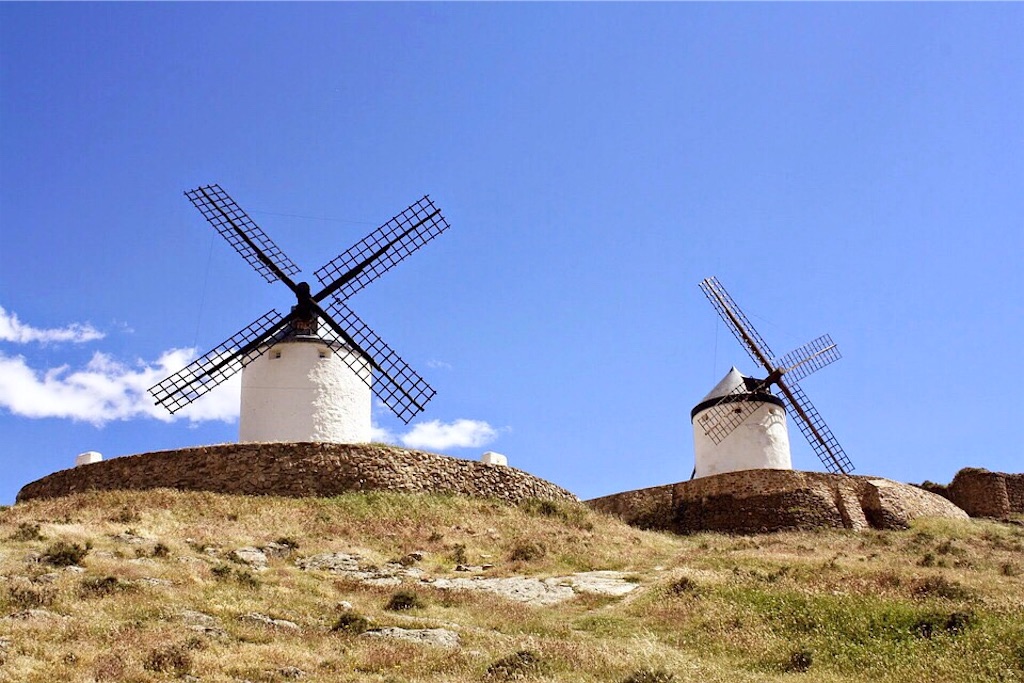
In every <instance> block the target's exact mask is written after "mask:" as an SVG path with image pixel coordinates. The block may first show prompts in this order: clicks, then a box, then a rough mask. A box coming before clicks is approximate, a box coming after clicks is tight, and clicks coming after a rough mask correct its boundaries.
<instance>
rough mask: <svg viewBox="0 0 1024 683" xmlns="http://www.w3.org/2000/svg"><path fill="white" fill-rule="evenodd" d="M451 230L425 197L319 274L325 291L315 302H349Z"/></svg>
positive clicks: (333, 261) (320, 270) (316, 297)
mask: <svg viewBox="0 0 1024 683" xmlns="http://www.w3.org/2000/svg"><path fill="white" fill-rule="evenodd" d="M448 227H449V226H448V221H447V220H445V217H444V216H442V215H441V210H440V209H438V208H437V207H436V206H434V203H433V202H432V201H430V197H428V196H424V197H423V198H422V199H420V200H419V201H418V202H416V203H414V204H412V205H411V206H409V207H408V208H407V209H406V210H405V211H403V212H402V213H400V214H398V215H397V216H395V217H394V218H392V219H391V220H389V221H388V222H387V223H385V224H384V225H382V226H380V227H379V228H377V229H376V230H374V231H373V232H371V233H370V234H369V235H367V236H366V237H365V238H363V239H362V241H360V242H358V243H356V244H355V245H354V246H352V248H351V249H349V250H348V251H346V252H345V253H344V254H342V255H341V256H338V257H337V258H335V259H334V260H332V261H331V262H330V263H328V264H327V265H325V266H324V267H322V268H320V269H319V270H318V271H316V273H315V275H316V277H317V279H318V280H319V281H320V283H321V284H322V285H323V286H324V289H323V291H322V292H320V293H319V294H317V295H316V296H315V297H314V299H316V301H318V302H320V301H323V300H324V299H326V298H328V297H330V296H335V297H336V298H337V299H338V300H340V301H345V300H346V299H348V298H349V297H350V296H352V295H353V294H355V293H356V292H358V291H359V290H361V289H362V288H363V287H365V286H366V285H368V284H370V283H371V282H373V281H374V280H376V279H377V278H379V277H380V276H381V275H383V274H384V273H386V272H388V271H389V270H391V269H392V268H394V267H395V266H396V265H398V264H399V263H400V262H401V261H403V260H404V259H405V258H406V257H407V256H409V255H410V254H412V253H413V252H414V251H416V250H417V249H419V248H420V247H422V246H423V245H424V244H426V243H427V242H429V241H430V240H432V239H434V238H435V237H437V236H438V235H440V234H441V233H442V232H444V231H445V230H447V229H448Z"/></svg>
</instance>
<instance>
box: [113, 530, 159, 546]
mask: <svg viewBox="0 0 1024 683" xmlns="http://www.w3.org/2000/svg"><path fill="white" fill-rule="evenodd" d="M111 538H113V539H114V540H115V541H120V542H121V543H129V544H131V545H141V544H143V543H148V542H149V541H150V540H152V539H149V538H144V537H142V536H139V535H138V534H136V533H133V532H131V531H124V532H121V533H119V534H113V535H112V536H111Z"/></svg>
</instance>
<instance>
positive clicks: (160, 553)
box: [150, 543, 171, 558]
mask: <svg viewBox="0 0 1024 683" xmlns="http://www.w3.org/2000/svg"><path fill="white" fill-rule="evenodd" d="M170 554H171V549H170V548H168V547H167V546H166V545H164V544H163V543H157V544H156V545H155V546H153V550H152V551H151V552H150V556H152V557H161V558H163V557H168V556H169V555H170Z"/></svg>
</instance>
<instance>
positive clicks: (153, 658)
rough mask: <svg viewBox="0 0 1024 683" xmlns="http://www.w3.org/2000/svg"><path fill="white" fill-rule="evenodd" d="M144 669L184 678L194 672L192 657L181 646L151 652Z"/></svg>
mask: <svg viewBox="0 0 1024 683" xmlns="http://www.w3.org/2000/svg"><path fill="white" fill-rule="evenodd" d="M142 667H143V668H144V669H146V670H147V671H156V672H159V673H169V674H175V675H177V676H184V675H186V674H188V673H190V672H191V671H192V655H191V654H189V652H188V650H187V649H185V648H184V647H182V646H180V645H170V646H167V647H162V648H156V649H154V650H150V651H149V654H148V655H146V659H145V661H144V662H143V663H142Z"/></svg>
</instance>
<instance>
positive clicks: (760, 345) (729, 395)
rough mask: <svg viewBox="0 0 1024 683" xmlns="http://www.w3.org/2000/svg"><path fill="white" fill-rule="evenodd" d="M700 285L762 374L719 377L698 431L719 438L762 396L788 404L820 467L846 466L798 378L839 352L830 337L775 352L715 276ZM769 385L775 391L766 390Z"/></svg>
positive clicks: (849, 466) (846, 460)
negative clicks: (730, 382)
mask: <svg viewBox="0 0 1024 683" xmlns="http://www.w3.org/2000/svg"><path fill="white" fill-rule="evenodd" d="M700 288H701V290H703V292H704V295H705V296H707V298H708V301H710V302H711V304H712V305H713V306H714V307H715V310H716V311H718V314H719V315H720V316H721V318H722V320H724V321H725V324H726V325H727V326H728V327H729V329H730V330H732V333H733V335H735V336H736V339H737V340H739V342H740V344H741V345H742V346H743V348H744V349H746V351H747V353H748V354H750V357H751V358H752V359H753V360H754V362H755V363H758V364H759V365H761V366H762V367H763V368H764V369H765V371H766V372H767V373H768V376H767V377H766V378H765V379H763V380H759V381H753V382H751V381H750V379H751V378H741V381H736V380H735V378H733V386H731V387H729V386H722V383H720V387H721V389H722V391H721V392H720V395H719V396H717V397H716V398H715V400H714V401H713V403H712V404H711V405H710V406H707V407H706V408H705V409H704V410H703V411H702V414H701V415H700V416H699V417H698V418H697V419H696V421H697V422H698V423H699V424H700V427H701V428H702V429H703V432H704V434H705V435H706V436H707V437H708V438H709V439H710V440H711V441H712V442H713V443H715V444H721V443H722V442H723V441H724V440H725V439H726V438H728V437H729V435H730V434H732V433H733V432H734V431H735V430H736V429H737V428H738V427H739V426H740V425H741V424H743V423H744V421H746V420H747V419H748V418H750V417H751V415H753V414H754V412H755V411H757V410H759V409H760V408H761V407H762V406H763V405H764V404H765V403H766V402H780V403H782V404H783V405H784V407H786V408H788V410H789V413H790V415H792V416H793V419H795V420H796V423H797V425H798V426H799V427H800V431H801V432H802V433H803V435H804V437H805V438H806V439H807V441H808V443H810V445H811V448H812V449H813V450H814V452H815V454H816V455H817V456H818V458H819V459H820V460H821V462H822V464H824V465H825V469H827V470H828V471H829V472H832V473H842V474H846V473H849V472H852V471H853V463H851V462H850V459H849V458H848V457H847V456H846V453H845V452H844V451H843V448H842V446H840V445H839V442H838V441H837V440H836V438H835V436H833V435H832V431H831V430H830V429H829V428H828V425H827V424H825V421H824V420H823V419H822V417H821V415H819V414H818V411H817V410H816V409H815V408H814V406H813V405H812V404H811V402H810V400H808V398H807V396H806V395H805V394H804V392H803V390H802V389H801V388H800V385H799V382H800V380H802V379H803V378H805V377H807V376H808V375H810V374H811V373H813V372H815V371H817V370H820V369H821V368H823V367H825V366H826V365H829V364H830V363H833V362H835V361H836V360H839V358H841V355H840V353H839V350H838V348H837V347H836V345H835V344H834V343H833V342H832V338H831V337H829V336H828V335H824V336H822V337H819V338H817V339H815V340H814V341H812V342H810V343H809V344H805V345H804V346H801V347H800V348H798V349H796V350H794V351H791V352H790V353H788V354H786V355H785V356H782V357H781V358H779V357H777V356H775V354H774V353H772V351H771V349H769V348H768V345H767V344H766V343H765V341H764V339H762V338H761V335H760V334H758V333H757V330H755V329H754V327H753V325H751V324H750V321H749V320H748V319H747V316H746V315H744V313H743V311H741V310H740V307H739V306H737V305H736V302H735V301H733V299H732V297H731V296H729V293H728V292H726V291H725V288H724V287H723V286H722V285H721V283H719V282H718V279H717V278H715V277H709V278H706V279H704V280H703V281H701V283H700ZM733 372H735V369H734V370H733ZM736 376H738V373H736ZM727 378H728V376H727ZM723 382H726V380H723ZM772 387H774V388H775V392H776V393H775V395H773V394H772V393H771V392H770V390H771V388H772ZM712 393H715V392H712ZM771 399H774V401H771ZM698 407H700V406H698ZM694 410H695V412H696V410H697V409H696V408H695V409H694ZM786 447H787V449H788V443H787V446H786Z"/></svg>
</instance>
